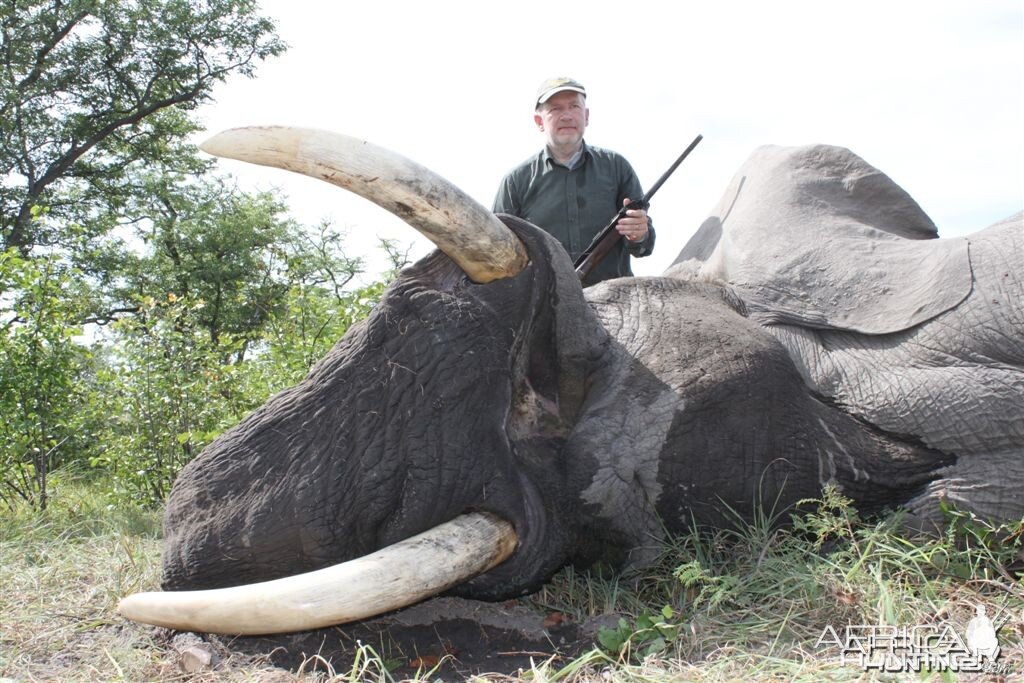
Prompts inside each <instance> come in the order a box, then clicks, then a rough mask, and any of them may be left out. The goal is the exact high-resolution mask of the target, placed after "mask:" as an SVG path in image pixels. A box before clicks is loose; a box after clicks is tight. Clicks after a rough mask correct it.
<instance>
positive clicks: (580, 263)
mask: <svg viewBox="0 0 1024 683" xmlns="http://www.w3.org/2000/svg"><path fill="white" fill-rule="evenodd" d="M703 139H704V136H703V135H698V136H697V137H695V138H694V139H693V142H691V143H690V146H689V147H687V148H686V149H685V150H683V153H682V154H680V155H679V158H678V159H676V160H675V162H674V163H673V164H672V165H671V166H669V168H668V170H667V171H665V173H664V174H663V175H662V176H661V177H660V178H658V182H656V183H654V185H652V186H651V189H650V190H648V191H647V194H645V195H644V196H643V197H642V198H641V199H639V200H637V201H632V200H630V202H629V204H628V205H626V206H623V207H622V208H621V209H619V212H618V213H617V214H615V217H614V218H612V222H611V223H609V224H608V225H606V226H605V227H604V229H603V230H601V232H599V233H597V235H596V236H595V237H594V239H593V240H592V241H591V242H590V246H588V247H587V248H586V249H585V250H584V251H583V253H582V254H580V257H579V258H578V259H576V262H575V263H574V264H573V265H574V266H575V267H576V275H577V276H579V278H580V282H583V281H584V280H586V279H587V276H588V275H590V271H592V270H593V269H594V268H595V267H597V264H598V263H600V262H601V260H602V259H604V257H605V256H607V255H608V252H610V251H611V250H612V249H613V248H614V247H615V245H616V244H618V242H619V240H620V239H622V235H620V234H619V233H618V232H616V230H615V226H616V224H618V222H619V219H620V218H622V217H623V216H625V215H626V212H627V211H629V210H630V209H647V208H648V207H649V206H650V205H651V197H653V196H654V193H655V192H657V191H658V189H659V188H660V187H661V186H662V185H663V184H664V182H665V181H666V180H668V177H669V176H670V175H672V173H673V172H675V170H676V169H677V168H678V167H679V164H681V163H683V159H685V158H686V157H687V156H688V155H689V154H690V152H692V151H693V148H694V147H696V146H697V143H698V142H700V141H701V140H703Z"/></svg>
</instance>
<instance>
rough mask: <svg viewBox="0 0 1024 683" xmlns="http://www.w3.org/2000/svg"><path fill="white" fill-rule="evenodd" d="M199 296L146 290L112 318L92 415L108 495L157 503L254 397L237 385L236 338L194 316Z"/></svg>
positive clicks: (94, 462) (96, 459)
mask: <svg viewBox="0 0 1024 683" xmlns="http://www.w3.org/2000/svg"><path fill="white" fill-rule="evenodd" d="M204 307H205V304H204V303H203V302H202V301H195V300H191V299H180V298H178V297H176V296H174V295H173V294H172V295H169V296H167V297H165V298H164V299H163V300H161V301H157V300H155V299H153V298H146V299H144V300H143V301H142V302H141V310H140V312H139V313H138V314H137V315H135V316H133V317H130V318H125V319H123V320H120V321H118V322H117V323H115V324H114V326H113V327H114V329H113V332H114V335H115V337H114V339H115V342H114V344H113V345H112V346H111V347H110V348H109V349H108V350H107V354H106V357H105V359H104V360H105V362H104V363H103V364H102V365H101V366H100V367H99V368H98V370H97V373H96V377H95V379H94V382H93V392H92V400H91V402H90V404H89V408H90V410H91V411H93V414H92V416H91V421H92V422H93V423H95V424H96V425H97V428H96V436H97V441H98V443H97V449H96V453H95V454H94V455H93V456H92V457H91V458H90V462H89V464H90V465H91V466H92V467H94V468H102V469H103V470H104V474H105V476H104V478H103V480H104V482H105V485H106V486H107V487H108V493H109V495H110V497H111V500H113V501H120V502H127V501H132V502H135V503H137V504H142V505H156V504H159V503H160V502H161V501H162V500H163V498H164V496H166V494H167V491H168V489H169V487H170V484H171V482H172V481H173V479H174V477H175V475H176V474H177V472H178V470H179V469H181V467H182V466H184V465H185V464H186V463H187V462H188V461H190V460H191V459H192V458H193V457H194V456H195V455H196V454H197V453H198V452H199V451H200V450H201V449H202V447H203V446H204V445H206V444H207V443H209V441H211V440H212V439H213V438H214V437H215V436H216V435H217V434H219V433H220V432H221V431H223V429H224V428H226V427H227V426H229V425H231V424H233V423H234V422H236V421H237V420H238V419H239V418H240V417H241V416H242V415H244V414H245V412H247V411H248V410H250V409H252V408H253V407H254V406H255V405H256V404H257V403H258V401H259V400H260V397H259V396H248V395H245V394H244V393H243V392H241V391H239V390H238V385H239V379H238V375H239V372H240V370H239V366H238V365H237V364H233V363H231V362H230V361H229V359H231V358H233V357H234V356H235V355H236V354H237V352H238V349H239V346H240V342H239V341H238V340H236V339H235V338H233V337H231V336H229V335H222V336H220V337H219V338H217V339H216V340H214V339H211V337H210V336H209V334H207V332H206V331H205V330H204V329H203V327H202V325H201V324H200V320H201V316H202V310H203V308H204Z"/></svg>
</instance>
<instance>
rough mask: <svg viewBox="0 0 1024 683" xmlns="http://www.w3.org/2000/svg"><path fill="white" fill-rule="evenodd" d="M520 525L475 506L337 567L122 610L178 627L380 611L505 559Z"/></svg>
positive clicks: (348, 617)
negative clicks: (468, 510) (475, 510)
mask: <svg viewBox="0 0 1024 683" xmlns="http://www.w3.org/2000/svg"><path fill="white" fill-rule="evenodd" d="M516 543H517V538H516V532H515V530H514V529H513V528H512V525H511V524H509V523H508V522H507V521H505V520H503V519H501V518H500V517H495V516H494V515H491V514H488V513H485V512H474V513H469V514H465V515H462V516H461V517H456V518H455V519H453V520H452V521H450V522H446V523H444V524H441V525H438V526H436V527H434V528H432V529H428V530H427V531H424V532H423V533H421V534H419V535H417V536H413V537H412V538H408V539H406V540H404V541H400V542H398V543H395V544H394V545H391V546H388V547H387V548H383V549H381V550H378V551H377V552H375V553H372V554H370V555H366V556H365V557H360V558H357V559H355V560H350V561H348V562H344V563H342V564H337V565H334V566H332V567H327V568H325V569H320V570H317V571H314V572H309V573H306V574H299V575H297V576H289V577H286V578H283V579H275V580H273V581H265V582H263V583H253V584H248V585H245V586H235V587H232V588H216V589H212V590H202V591H165V592H156V593H136V594H135V595H129V596H128V597H126V598H124V599H123V600H121V603H120V604H119V605H118V606H117V610H118V612H120V613H121V614H122V615H124V616H126V617H128V618H129V619H131V620H133V621H139V622H143V623H146V624H154V625H156V626H166V627H168V628H173V629H177V630H180V631H199V632H203V633H224V634H232V635H257V634H264V633H289V632H293V631H306V630H309V629H315V628H321V627H324V626H332V625H334V624H342V623H345V622H349V621H356V620H358V619H364V618H366V617H371V616H374V615H377V614H382V613H384V612H388V611H390V610H393V609H398V608H400V607H405V606H407V605H411V604H413V603H414V602H418V601H420V600H423V599H424V598H428V597H430V596H432V595H437V594H438V593H441V592H443V591H445V590H447V589H448V588H451V587H452V586H454V585H457V584H459V583H462V582H463V581H465V580H467V579H469V578H471V577H473V576H476V575H477V574H480V573H482V572H485V571H487V570H489V569H491V568H493V567H495V566H497V565H499V564H501V563H502V562H504V561H505V559H506V558H508V556H509V555H511V554H512V552H513V551H514V550H515V547H516Z"/></svg>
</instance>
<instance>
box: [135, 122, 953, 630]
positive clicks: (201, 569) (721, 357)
mask: <svg viewBox="0 0 1024 683" xmlns="http://www.w3.org/2000/svg"><path fill="white" fill-rule="evenodd" d="M205 148H206V149H208V151H212V152H214V153H216V154H220V155H223V156H232V157H235V158H240V159H245V160H249V161H254V162H256V163H264V164H268V165H272V166H278V167H282V168H289V169H292V170H296V171H299V172H302V173H305V174H307V175H311V176H314V177H320V178H322V179H324V180H327V181H329V182H333V183H335V184H338V185H341V186H342V187H345V188H347V189H350V190H352V191H355V192H357V193H359V194H361V195H363V196H366V197H368V198H370V199H371V200H373V201H375V202H377V203H378V204H380V205H381V206H384V207H385V208H388V209H389V210H391V211H392V212H393V213H395V214H397V215H399V216H400V217H402V218H403V219H404V220H406V222H408V223H409V224H410V225H412V226H413V227H415V228H417V229H420V230H422V231H423V232H424V234H427V235H428V236H429V237H430V238H431V239H432V240H434V241H435V243H436V244H437V245H438V247H439V250H438V251H436V252H434V253H433V254H431V255H430V256H428V257H426V258H424V259H423V260H422V261H420V262H419V263H417V264H415V265H414V266H412V267H410V268H407V269H406V270H405V271H403V272H402V273H401V275H400V276H399V277H398V279H397V280H396V281H395V282H394V283H393V284H392V285H391V287H390V288H389V289H388V290H387V292H386V293H385V295H384V297H383V298H382V300H381V302H380V303H379V305H378V306H376V307H375V309H374V310H373V311H372V312H371V314H370V316H369V317H368V318H367V319H366V320H365V321H364V322H362V323H361V324H359V325H357V326H355V327H353V328H352V329H351V330H350V331H349V333H348V334H347V335H346V336H345V337H344V338H343V339H342V340H340V341H339V342H338V344H337V345H336V346H335V347H334V349H332V350H331V351H330V353H328V355H327V356H326V357H325V358H324V359H323V360H322V361H321V362H320V363H319V364H318V365H317V366H316V367H315V368H314V369H313V370H312V371H311V372H310V374H309V376H308V377H307V378H306V379H305V380H303V381H302V382H301V383H300V384H299V385H297V386H295V387H293V388H291V389H289V390H286V391H284V392H282V393H280V394H278V395H277V396H274V397H273V398H271V399H270V400H269V401H268V402H267V403H266V404H265V405H264V406H262V407H261V408H259V409H258V410H256V411H255V412H254V413H253V414H252V415H250V416H249V417H247V418H246V419H245V420H243V421H242V422H241V423H240V424H239V425H237V426H236V427H235V428H233V429H231V430H229V431H228V432H226V433H225V434H223V435H222V436H221V437H219V438H218V439H217V440H216V441H215V442H214V443H212V444H211V445H210V446H209V447H208V448H207V449H206V450H205V451H204V452H203V453H202V454H201V455H200V456H199V457H198V458H196V460H194V461H193V462H192V463H191V464H190V465H188V466H187V467H186V468H185V469H184V470H183V471H182V472H181V474H180V475H179V477H178V479H177V481H176V483H175V486H174V489H173V491H172V493H171V495H170V497H169V499H168V502H167V510H166V517H165V538H166V541H165V542H166V548H165V552H164V569H163V587H164V589H165V591H164V592H163V593H153V594H140V595H136V596H131V597H129V598H127V599H126V600H124V601H123V602H122V606H121V609H122V612H123V613H125V614H126V615H128V616H129V617H131V618H134V619H138V620H141V621H146V622H149V623H158V624H162V625H166V626H173V627H177V628H189V629H193V630H204V631H219V632H227V633H268V632H274V631H288V630H300V629H307V628H313V627H317V626H324V625H329V624H332V623H339V622H341V621H345V620H351V619H356V618H360V617H363V616H368V615H369V614H370V613H373V612H374V611H377V612H381V611H386V610H388V609H393V608H395V607H398V606H401V605H404V604H408V603H409V602H411V601H413V600H417V599H420V598H422V597H424V596H425V595H427V594H429V593H431V592H440V591H443V590H447V589H452V590H453V591H454V592H456V593H458V594H462V595H465V596H469V597H475V598H483V599H503V598H507V597H512V596H516V595H521V594H523V593H526V592H529V591H532V590H535V589H536V588H538V587H539V586H540V585H542V583H543V582H544V581H545V580H547V579H548V578H549V577H550V576H551V574H552V573H554V572H555V571H556V570H557V569H558V568H560V567H561V566H563V565H564V564H566V563H568V562H575V563H584V564H585V563H589V562H594V561H596V560H598V559H602V560H610V561H612V562H615V563H617V564H619V565H620V566H621V565H629V564H633V565H637V564H642V563H644V562H645V561H646V560H647V559H648V558H649V549H650V548H651V547H652V546H654V545H656V544H657V541H658V539H660V538H661V537H662V535H663V534H664V533H665V531H666V530H668V531H672V530H676V529H683V528H689V527H690V526H691V525H693V524H695V523H696V524H708V525H720V524H723V523H725V522H726V520H727V518H728V517H729V516H730V515H734V514H735V515H740V516H747V517H749V516H751V515H753V514H754V513H755V511H756V510H757V509H758V508H760V507H768V506H775V507H778V508H783V507H785V506H787V505H789V504H792V503H793V502H795V501H797V500H799V499H801V498H805V497H809V496H814V495H816V494H817V493H818V492H819V491H820V487H821V486H822V484H824V483H826V482H830V481H831V482H835V483H837V484H838V485H839V486H841V487H842V488H843V490H844V491H845V492H846V493H847V495H850V496H851V497H853V498H854V499H855V500H856V501H857V502H858V503H859V504H860V505H862V506H864V507H880V506H885V505H893V504H898V503H901V502H904V501H907V500H911V499H913V498H914V497H915V496H921V495H924V494H926V492H927V490H928V489H927V487H928V486H929V485H930V484H931V483H932V482H933V481H934V480H936V479H938V478H939V477H940V476H941V475H940V474H939V472H940V470H941V468H943V467H948V466H951V465H954V464H955V463H956V460H957V454H956V453H953V452H949V451H944V450H942V449H941V448H939V447H938V446H937V445H935V446H932V445H929V444H927V443H924V442H923V441H922V439H920V438H917V437H915V436H914V435H913V434H912V433H899V432H895V431H892V430H888V429H886V428H884V427H882V426H878V425H875V424H873V423H871V422H870V421H868V420H867V419H865V418H864V416H863V415H862V414H860V413H858V412H856V411H849V410H848V409H846V406H844V405H843V404H842V402H841V401H837V400H835V398H834V397H831V396H829V395H827V394H826V393H824V392H822V391H821V390H820V389H819V388H818V387H817V386H815V384H814V383H813V379H812V378H811V377H810V375H809V373H808V370H807V368H806V367H805V365H806V364H805V363H802V362H801V361H800V360H799V357H797V360H796V361H794V356H792V355H791V353H790V351H789V350H788V348H789V345H787V343H786V340H784V339H780V337H779V335H778V333H777V331H773V330H769V329H766V327H765V326H763V324H762V322H763V321H758V320H757V319H756V317H755V316H756V315H757V314H758V312H759V310H760V309H759V308H757V306H756V302H755V301H751V300H749V297H747V299H748V300H745V299H744V297H745V296H746V295H747V290H746V289H744V288H742V287H733V286H729V285H727V284H725V283H722V282H709V281H707V280H708V278H707V277H706V276H704V277H702V278H697V279H692V278H687V277H684V275H685V273H683V272H682V270H683V269H680V274H679V275H678V276H676V277H664V278H635V279H634V278H630V279H624V280H618V281H611V282H606V283H602V284H601V285H598V286H596V287H592V288H589V289H587V290H586V291H584V290H582V289H581V287H580V285H579V282H578V279H577V278H576V276H575V273H574V272H573V268H572V264H571V263H570V262H569V259H568V256H567V255H566V254H565V252H564V251H563V250H562V249H561V247H560V245H559V244H558V243H557V242H556V241H554V240H553V239H552V238H551V237H549V236H548V235H546V234H545V233H544V232H542V231H541V230H539V229H537V228H535V227H534V226H532V225H529V224H527V223H525V222H523V221H520V220H518V219H515V218H511V217H508V216H501V217H495V216H493V215H491V214H489V213H488V212H487V211H485V210H484V209H482V208H481V207H479V206H477V205H476V204H475V203H474V202H473V201H472V200H470V199H469V198H468V197H466V196H465V195H463V194H462V193H461V192H459V191H458V190H457V189H455V188H452V187H451V186H450V185H448V184H447V183H445V182H444V181H442V180H441V179H439V178H437V177H436V176H434V175H433V174H431V173H430V172H429V171H427V170H426V169H423V168H421V167H419V166H416V165H415V164H412V162H409V161H407V160H405V159H402V158H401V157H398V156H397V155H394V154H391V153H389V152H386V151H384V150H380V149H378V148H375V147H373V146H371V145H368V144H367V143H364V142H361V141H357V140H352V139H350V138H345V137H343V136H337V135H330V134H325V133H320V132H317V131H308V130H294V129H286V128H262V129H241V130H237V131H230V132H228V133H226V134H222V135H221V136H218V137H216V138H214V140H213V141H211V142H210V143H208V145H207V146H206V147H205ZM720 234H724V232H723V231H720ZM704 236H705V237H706V233H705V235H704ZM704 251H705V252H708V253H711V252H713V251H714V247H713V246H710V247H708V248H706V249H704ZM453 530H454V531H453ZM467 544H469V545H467ZM382 548H383V549H384V550H381V549H382ZM378 551H380V553H384V555H383V556H381V555H380V554H379V553H378ZM409 553H411V554H409ZM364 556H365V557H364ZM354 558H360V559H354ZM339 563H341V564H339ZM391 569H393V570H394V574H397V575H405V576H409V575H411V576H415V577H416V579H415V585H411V584H408V583H405V584H401V585H400V587H399V588H397V589H396V590H395V591H393V592H396V593H397V594H398V595H391V596H389V597H387V598H385V597H381V595H380V593H379V592H377V590H376V589H377V588H379V587H380V586H381V585H387V584H390V583H391V582H392V581H396V580H397V579H396V577H395V576H392V575H391V574H388V575H386V576H385V574H386V573H387V571H388V570H391ZM357 581H358V583H355V582H357ZM364 581H365V583H364ZM261 582H266V583H261ZM324 586H326V588H325V587H324ZM371 586H372V587H373V589H372V590H371ZM339 588H344V589H346V590H345V591H344V594H342V591H341V590H339ZM383 592H384V593H388V592H389V591H386V590H385V591H383ZM360 596H363V597H364V598H365V599H363V600H362V601H360V600H359V598H360ZM367 596H369V597H367ZM350 597H351V598H352V599H350ZM356 603H358V604H356Z"/></svg>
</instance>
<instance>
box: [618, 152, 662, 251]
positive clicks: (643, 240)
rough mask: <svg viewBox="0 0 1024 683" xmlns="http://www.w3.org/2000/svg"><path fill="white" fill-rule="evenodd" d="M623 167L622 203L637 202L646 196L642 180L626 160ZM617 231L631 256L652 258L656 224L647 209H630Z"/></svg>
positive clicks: (620, 198)
mask: <svg viewBox="0 0 1024 683" xmlns="http://www.w3.org/2000/svg"><path fill="white" fill-rule="evenodd" d="M623 165H624V171H625V177H624V178H623V181H622V182H621V183H620V185H619V202H620V203H622V202H624V201H625V200H626V199H632V200H637V199H640V198H641V197H643V196H644V191H643V188H642V187H641V186H640V179H639V178H638V177H637V175H636V172H635V171H634V170H633V167H632V166H631V165H630V164H629V162H628V161H626V160H625V159H623ZM615 229H616V230H618V232H619V234H620V235H622V241H623V243H624V244H625V247H626V251H628V252H629V254H630V256H635V257H637V258H642V257H644V256H650V255H651V252H653V251H654V237H655V235H654V223H653V221H651V217H650V216H648V215H647V211H646V209H630V210H628V211H626V215H625V216H624V217H623V218H622V219H620V220H619V223H618V225H616V226H615Z"/></svg>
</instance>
